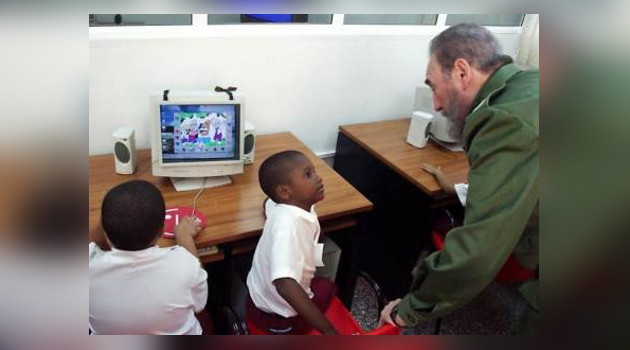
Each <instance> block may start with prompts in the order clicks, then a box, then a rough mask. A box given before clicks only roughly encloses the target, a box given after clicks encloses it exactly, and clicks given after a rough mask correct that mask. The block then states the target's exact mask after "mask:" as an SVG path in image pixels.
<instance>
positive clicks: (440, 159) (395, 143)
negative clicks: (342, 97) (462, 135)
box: [339, 118, 469, 196]
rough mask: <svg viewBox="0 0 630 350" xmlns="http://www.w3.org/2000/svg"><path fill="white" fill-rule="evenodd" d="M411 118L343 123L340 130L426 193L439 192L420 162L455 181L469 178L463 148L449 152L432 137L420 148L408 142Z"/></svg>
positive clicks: (460, 181) (435, 183)
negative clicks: (429, 165)
mask: <svg viewBox="0 0 630 350" xmlns="http://www.w3.org/2000/svg"><path fill="white" fill-rule="evenodd" d="M410 123H411V119H409V118H407V119H397V120H387V121H382V122H375V123H365V124H353V125H342V126H340V127H339V131H340V132H341V133H343V134H344V135H346V136H347V137H349V138H350V139H351V140H353V141H354V142H356V143H358V144H359V145H361V147H363V148H364V149H366V150H367V151H368V152H369V153H370V154H372V155H373V156H375V157H376V158H378V159H379V160H380V161H381V162H383V163H385V164H386V165H387V166H388V167H390V168H392V169H393V170H394V171H396V172H397V173H398V174H400V175H401V176H403V177H404V178H406V179H407V180H408V181H410V182H411V183H413V184H414V185H416V186H417V187H418V188H420V189H421V190H422V191H424V192H425V193H426V194H427V195H429V196H436V195H438V194H440V193H442V190H441V188H440V185H439V184H438V183H437V181H436V180H435V178H434V177H433V175H431V174H429V173H427V172H426V171H424V170H423V169H422V168H421V165H422V163H429V164H432V165H434V166H439V167H442V171H443V172H444V173H445V174H446V175H447V176H448V177H449V178H451V179H453V180H454V181H455V183H462V182H468V170H469V167H468V159H467V158H466V153H465V152H451V151H448V150H447V149H445V148H443V147H442V146H440V145H438V144H437V143H435V142H434V141H432V140H429V142H428V143H427V146H426V147H425V148H422V149H419V148H416V147H414V146H412V145H410V144H408V143H407V141H406V140H407V133H408V131H409V125H410Z"/></svg>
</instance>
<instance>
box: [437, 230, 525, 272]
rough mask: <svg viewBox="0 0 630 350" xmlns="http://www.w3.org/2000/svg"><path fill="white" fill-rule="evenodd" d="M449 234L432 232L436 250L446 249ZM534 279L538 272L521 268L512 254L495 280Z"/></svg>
mask: <svg viewBox="0 0 630 350" xmlns="http://www.w3.org/2000/svg"><path fill="white" fill-rule="evenodd" d="M447 233H448V231H447V232H443V230H441V229H433V230H432V232H431V239H432V240H433V246H434V247H435V249H436V250H442V249H444V237H445V236H446V234H447ZM534 277H536V271H534V270H528V269H525V268H523V267H521V265H520V264H519V263H518V261H517V260H516V258H515V257H514V255H513V254H510V256H509V257H508V259H507V261H506V262H505V264H504V265H503V267H502V268H501V270H500V271H499V273H498V274H497V276H496V277H495V279H494V280H495V281H497V282H501V283H514V282H525V281H529V280H530V279H532V278H534Z"/></svg>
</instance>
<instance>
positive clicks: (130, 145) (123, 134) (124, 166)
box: [112, 128, 137, 175]
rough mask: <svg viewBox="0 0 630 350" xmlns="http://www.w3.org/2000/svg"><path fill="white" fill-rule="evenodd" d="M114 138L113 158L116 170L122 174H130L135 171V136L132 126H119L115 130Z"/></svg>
mask: <svg viewBox="0 0 630 350" xmlns="http://www.w3.org/2000/svg"><path fill="white" fill-rule="evenodd" d="M112 137H113V138H114V160H115V162H116V172H117V173H119V174H123V175H131V174H133V173H134V172H135V171H136V165H137V164H136V160H137V159H136V136H135V131H134V130H133V129H132V128H120V129H118V130H116V131H115V132H114V133H113V134H112Z"/></svg>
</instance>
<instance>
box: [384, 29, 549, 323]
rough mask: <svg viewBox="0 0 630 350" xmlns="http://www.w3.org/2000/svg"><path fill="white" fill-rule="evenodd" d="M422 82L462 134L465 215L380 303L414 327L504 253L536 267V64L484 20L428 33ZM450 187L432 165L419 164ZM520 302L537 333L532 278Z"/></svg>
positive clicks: (463, 294) (484, 280)
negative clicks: (519, 57)
mask: <svg viewBox="0 0 630 350" xmlns="http://www.w3.org/2000/svg"><path fill="white" fill-rule="evenodd" d="M425 83H426V84H427V85H428V86H429V87H431V89H432V90H433V104H434V108H435V110H436V111H438V112H440V111H441V112H442V113H443V114H444V115H445V116H446V117H447V118H448V119H449V120H450V121H451V123H452V125H453V128H452V130H451V134H452V135H453V136H455V137H461V139H462V141H463V144H464V148H465V150H466V153H467V157H468V161H469V163H470V174H469V187H468V194H467V199H466V210H465V214H464V222H463V225H462V226H461V227H458V228H455V229H453V230H451V231H450V232H449V233H448V234H447V236H446V239H445V245H444V249H443V250H441V251H437V252H434V253H432V254H431V255H429V256H428V257H426V258H424V259H420V260H419V261H418V264H417V266H416V268H415V269H414V273H415V275H414V281H413V283H412V291H411V292H410V293H409V294H407V295H406V296H404V297H403V298H402V299H397V300H395V301H392V302H391V303H389V304H388V305H387V306H386V307H385V308H384V309H383V311H382V313H381V322H389V323H392V324H395V325H398V326H410V327H411V326H415V325H417V324H419V323H421V322H425V321H427V320H430V319H434V318H438V317H441V316H444V315H446V314H448V313H450V312H452V311H454V310H456V309H458V308H459V307H461V306H463V305H464V304H466V303H467V302H469V301H470V300H472V299H473V298H474V297H476V296H477V295H478V294H479V293H481V292H482V291H483V289H484V288H486V287H487V286H488V285H490V283H491V282H492V281H493V279H494V278H495V276H496V275H497V273H498V272H499V270H500V269H501V267H502V266H503V264H504V263H505V262H506V260H507V258H508V256H509V255H510V254H512V253H514V255H515V257H516V259H517V261H518V262H519V263H520V264H521V266H523V267H525V268H529V269H533V270H538V231H539V225H538V206H539V193H538V171H539V167H538V134H539V133H538V129H539V128H538V113H539V100H538V88H539V86H538V71H524V70H521V69H519V68H517V67H516V66H515V65H514V64H512V59H511V58H510V57H509V56H506V55H504V54H503V53H502V52H501V48H500V45H499V43H498V41H497V39H496V38H495V37H494V36H493V35H492V34H491V33H490V32H489V31H488V30H487V29H485V28H483V27H480V26H477V25H474V24H460V25H456V26H453V27H450V28H449V29H447V30H445V31H444V32H442V33H440V34H439V35H438V36H437V37H435V38H434V39H433V40H432V41H431V46H430V59H429V64H428V67H427V73H426V81H425ZM424 168H425V169H426V170H427V171H429V172H431V173H433V174H434V175H436V177H437V178H438V181H439V182H440V184H441V185H442V186H443V187H444V188H445V189H446V190H447V191H449V192H454V190H453V189H452V186H453V184H452V183H450V182H449V181H448V179H447V178H446V177H445V176H444V175H443V174H442V173H441V172H440V169H439V168H435V167H433V166H431V165H425V166H424ZM520 290H521V292H522V294H523V295H524V296H525V298H526V299H527V301H528V304H529V305H528V307H527V310H526V311H525V313H524V314H523V317H522V320H521V329H520V330H518V331H519V332H522V333H531V332H534V333H535V332H537V328H538V278H537V277H536V279H535V280H533V281H529V282H527V283H525V284H523V285H521V286H520Z"/></svg>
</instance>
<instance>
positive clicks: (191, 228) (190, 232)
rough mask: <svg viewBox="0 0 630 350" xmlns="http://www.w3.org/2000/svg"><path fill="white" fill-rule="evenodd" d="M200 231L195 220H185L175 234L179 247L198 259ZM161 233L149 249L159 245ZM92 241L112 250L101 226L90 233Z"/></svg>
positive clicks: (178, 226)
mask: <svg viewBox="0 0 630 350" xmlns="http://www.w3.org/2000/svg"><path fill="white" fill-rule="evenodd" d="M200 230H201V229H200V227H199V226H198V225H197V224H196V223H195V221H194V219H193V218H183V219H182V220H181V221H180V223H179V225H177V226H176V227H175V232H174V233H175V241H176V242H177V245H179V246H182V247H184V248H185V249H186V250H188V251H189V252H190V253H191V254H192V255H194V256H195V257H197V258H198V257H199V255H198V254H197V247H196V246H195V236H197V234H198V233H199V231H200ZM161 233H162V232H161V231H160V232H158V233H157V234H156V236H155V239H154V240H153V242H151V244H149V245H148V246H147V248H148V247H151V246H154V245H155V244H156V243H157V241H158V239H159V238H160V237H161ZM90 241H91V242H94V243H96V245H98V246H99V247H100V248H101V249H102V250H111V244H110V243H109V240H108V239H107V236H106V235H105V231H104V230H103V227H102V226H101V225H100V224H99V225H98V226H96V227H95V228H94V229H92V231H91V232H90Z"/></svg>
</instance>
